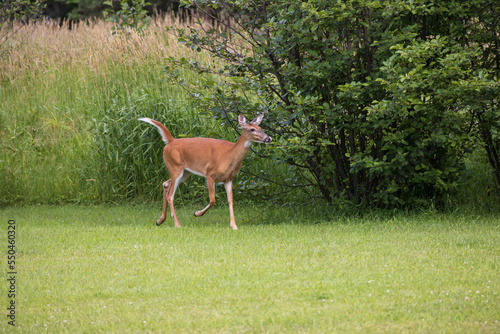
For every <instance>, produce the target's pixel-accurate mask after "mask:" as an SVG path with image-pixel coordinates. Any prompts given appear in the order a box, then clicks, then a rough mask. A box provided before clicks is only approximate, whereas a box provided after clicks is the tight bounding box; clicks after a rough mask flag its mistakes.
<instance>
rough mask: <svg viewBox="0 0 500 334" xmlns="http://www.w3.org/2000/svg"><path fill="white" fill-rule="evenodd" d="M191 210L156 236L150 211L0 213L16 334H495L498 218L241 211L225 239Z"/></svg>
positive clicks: (220, 216) (224, 224) (223, 220)
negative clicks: (13, 250)
mask: <svg viewBox="0 0 500 334" xmlns="http://www.w3.org/2000/svg"><path fill="white" fill-rule="evenodd" d="M197 209H199V208H198V207H186V206H182V205H178V208H177V212H178V215H179V219H180V222H181V224H182V228H181V229H175V228H173V223H172V221H171V220H170V219H168V220H167V221H166V222H165V223H164V225H162V226H161V227H156V226H155V224H154V223H155V221H156V219H157V217H158V215H159V214H160V210H161V209H160V207H159V204H158V205H157V206H154V207H152V206H148V205H139V206H131V205H127V206H124V205H123V206H55V207H52V206H31V207H22V208H15V207H11V208H7V209H5V210H2V211H1V212H0V217H1V221H2V222H3V223H2V231H3V233H2V235H3V236H4V239H5V240H4V242H3V243H2V244H3V245H4V248H5V245H6V240H7V228H6V225H7V221H8V220H9V219H14V220H15V221H16V228H17V230H16V247H17V252H18V255H17V259H16V260H17V261H16V267H17V268H16V269H17V272H18V275H17V286H16V289H17V294H16V303H17V314H16V316H17V318H16V325H17V326H18V327H19V328H18V329H17V331H18V332H24V333H35V332H51V333H61V332H67V333H107V332H115V333H138V332H141V333H145V332H155V333H184V332H189V333H196V332H200V333H224V332H230V333H260V332H266V333H331V332H342V333H344V332H367V333H368V332H369V333H371V332H394V333H401V332H411V333H414V332H428V333H436V332H439V333H447V332H448V333H470V332H485V333H498V331H499V330H500V324H499V322H498V321H500V305H499V302H500V298H499V295H498V293H499V290H500V280H499V267H500V261H499V255H500V244H499V240H500V228H499V224H498V221H499V218H498V215H491V216H482V217H481V216H458V215H450V214H437V213H433V212H423V213H421V214H408V215H404V214H402V213H398V214H397V215H396V216H394V217H390V216H389V215H388V214H384V215H383V216H380V217H377V216H376V215H368V216H365V217H357V218H356V217H345V216H337V215H334V214H333V215H331V216H329V217H326V218H321V219H319V218H316V219H314V218H310V217H311V216H312V215H310V214H309V213H308V211H307V209H304V211H303V212H299V211H297V212H296V213H291V212H288V211H287V210H285V209H282V208H273V209H272V210H267V211H265V212H264V213H262V214H260V213H261V210H262V209H260V208H257V207H256V208H253V207H251V206H249V205H243V204H239V205H238V204H237V205H236V218H237V223H238V226H239V228H240V229H239V231H232V230H231V229H230V228H229V213H228V210H227V207H225V206H224V205H219V206H218V207H216V208H213V209H212V210H211V211H209V212H208V213H207V214H206V215H205V216H204V217H201V218H194V217H193V216H192V215H193V212H194V211H195V210H197ZM259 214H260V215H259ZM316 216H318V215H316ZM253 218H255V219H253ZM4 254H5V256H2V272H3V276H2V277H6V273H7V271H8V270H7V269H6V267H7V265H6V254H7V251H6V249H4ZM7 288H8V287H7V282H5V281H4V283H2V284H0V294H1V296H2V299H1V300H3V303H2V305H3V306H2V308H4V313H6V311H5V309H6V305H7V303H8V301H9V300H8V299H7V291H6V290H7ZM4 306H5V307H4ZM7 320H8V319H7V318H6V317H3V318H2V319H1V320H0V321H1V323H0V328H2V331H3V330H5V329H9V328H10V326H9V325H7Z"/></svg>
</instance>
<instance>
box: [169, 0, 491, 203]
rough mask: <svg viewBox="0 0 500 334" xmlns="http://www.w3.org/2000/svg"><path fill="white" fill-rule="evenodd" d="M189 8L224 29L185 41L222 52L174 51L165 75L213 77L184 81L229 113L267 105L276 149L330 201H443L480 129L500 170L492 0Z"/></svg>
mask: <svg viewBox="0 0 500 334" xmlns="http://www.w3.org/2000/svg"><path fill="white" fill-rule="evenodd" d="M185 4H186V5H187V6H190V7H191V8H193V7H194V8H196V9H197V11H198V12H201V13H204V15H208V16H211V17H212V19H213V20H215V21H216V22H218V25H217V26H216V28H213V27H212V28H211V27H207V26H206V25H204V24H203V22H200V25H199V27H197V28H193V29H191V30H189V31H185V30H178V34H179V39H180V41H182V42H184V43H185V44H186V45H187V46H188V47H191V48H193V49H197V50H202V49H203V50H206V51H208V52H209V53H210V54H211V55H212V56H213V57H214V58H215V59H216V61H215V62H214V63H212V64H202V63H200V62H196V61H192V60H189V59H169V62H168V66H167V67H166V69H167V73H168V75H169V76H170V77H171V78H172V79H173V80H176V81H177V82H179V83H180V84H184V81H183V79H182V77H181V76H180V73H181V72H180V71H179V67H186V68H189V69H191V70H195V71H198V72H200V74H201V73H208V74H217V76H200V82H199V83H200V84H199V85H194V86H191V87H188V88H187V89H189V90H190V91H191V92H192V93H193V96H195V97H196V98H197V100H198V101H199V103H200V104H202V105H203V107H204V108H206V109H208V110H211V112H212V113H213V114H214V115H215V116H216V117H220V118H221V119H222V120H227V121H232V120H234V119H235V117H236V115H237V114H238V113H248V114H254V113H255V112H256V111H259V112H262V113H266V124H267V125H268V127H269V128H268V129H266V131H267V132H274V136H273V137H275V138H276V139H277V141H276V142H277V143H278V145H279V147H280V148H281V149H275V150H274V152H275V153H274V156H273V158H274V159H280V160H282V161H285V162H287V163H289V164H291V165H293V166H296V168H298V169H302V170H306V171H307V172H308V173H309V174H310V175H311V176H312V177H313V178H314V180H315V185H316V187H317V189H318V191H319V192H320V193H321V195H322V196H323V197H324V198H325V199H326V200H327V201H329V202H332V201H334V200H335V199H336V198H341V199H347V200H349V201H351V202H353V203H363V204H376V205H398V204H406V203H410V202H413V201H415V199H416V198H422V197H424V198H428V197H429V196H430V197H439V195H440V194H443V193H446V192H448V191H450V190H451V189H453V188H455V187H457V185H458V183H457V180H458V179H459V173H460V170H461V168H463V167H462V166H463V156H464V154H465V153H466V152H468V151H469V150H470V148H471V143H472V142H473V141H474V135H475V134H477V135H478V137H479V139H480V140H481V142H482V143H483V144H484V146H485V147H486V150H487V152H488V157H489V158H490V162H491V163H492V164H493V166H494V168H496V171H497V173H498V172H499V165H498V149H499V143H498V119H499V114H498V113H499V112H498V107H497V106H498V96H499V83H498V74H499V52H498V51H499V49H498V46H499V43H498V37H499V30H498V24H499V21H500V12H499V8H500V6H499V3H498V1H486V2H485V1H478V0H475V1H469V2H467V3H463V2H461V1H460V2H459V1H432V0H415V1H405V0H394V1H373V0H350V1H335V2H333V1H327V0H309V1H299V2H297V1H291V0H277V1H266V0H264V1H259V2H254V1H240V0H230V1H185ZM495 164H496V165H495ZM498 175H499V174H497V177H498ZM499 182H500V179H499Z"/></svg>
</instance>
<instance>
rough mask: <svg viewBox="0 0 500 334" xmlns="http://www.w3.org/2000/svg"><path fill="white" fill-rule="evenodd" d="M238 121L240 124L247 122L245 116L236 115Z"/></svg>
mask: <svg viewBox="0 0 500 334" xmlns="http://www.w3.org/2000/svg"><path fill="white" fill-rule="evenodd" d="M238 123H240V125H241V126H243V125H245V124H246V123H247V120H246V119H245V116H243V115H239V116H238Z"/></svg>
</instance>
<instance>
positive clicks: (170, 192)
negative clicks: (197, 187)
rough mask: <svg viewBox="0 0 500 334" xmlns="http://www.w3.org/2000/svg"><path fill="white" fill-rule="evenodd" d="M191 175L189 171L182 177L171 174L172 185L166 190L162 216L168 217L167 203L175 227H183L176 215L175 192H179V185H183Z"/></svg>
mask: <svg viewBox="0 0 500 334" xmlns="http://www.w3.org/2000/svg"><path fill="white" fill-rule="evenodd" d="M190 175H191V173H189V172H188V171H182V173H181V175H178V176H174V175H172V174H171V176H172V178H171V179H170V180H169V181H170V184H169V186H168V189H166V188H165V193H164V200H163V203H164V206H163V214H162V216H163V215H166V212H167V206H166V204H165V202H167V203H168V206H169V208H170V213H171V215H172V218H173V219H174V224H175V227H181V224H180V223H179V219H177V215H176V213H175V209H174V196H175V191H176V190H177V187H178V186H179V184H181V182H183V181H185V180H186V179H187V178H188V177H189V176H190ZM167 182H168V181H167Z"/></svg>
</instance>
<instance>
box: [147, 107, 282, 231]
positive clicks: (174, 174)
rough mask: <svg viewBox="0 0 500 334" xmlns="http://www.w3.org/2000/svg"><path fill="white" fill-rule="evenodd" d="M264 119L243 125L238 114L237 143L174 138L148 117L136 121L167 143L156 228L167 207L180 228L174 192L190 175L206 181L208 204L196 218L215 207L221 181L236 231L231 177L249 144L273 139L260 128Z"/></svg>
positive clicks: (164, 152)
mask: <svg viewBox="0 0 500 334" xmlns="http://www.w3.org/2000/svg"><path fill="white" fill-rule="evenodd" d="M263 116H264V115H263V114H261V115H259V116H258V117H256V118H255V119H254V120H253V121H251V122H250V123H246V119H245V117H244V116H243V115H240V116H239V117H238V122H239V124H240V125H241V128H242V132H241V137H240V138H239V139H238V140H237V141H236V143H233V142H230V141H227V140H218V139H212V138H178V139H175V138H174V137H173V136H172V135H171V134H170V131H168V129H167V128H166V127H165V126H164V125H163V124H161V123H160V122H158V121H155V120H152V119H150V118H140V119H139V120H140V121H143V122H147V123H150V124H152V125H154V126H156V128H157V129H158V132H159V133H160V135H161V136H162V138H163V141H164V142H165V143H166V144H167V145H165V148H164V149H163V160H164V161H165V165H166V166H167V168H168V171H169V172H170V180H168V181H165V182H164V183H163V211H162V214H161V217H160V218H159V219H158V221H157V222H156V225H158V226H160V225H161V224H162V223H163V222H164V221H165V217H166V213H167V204H168V206H169V207H170V211H171V214H172V218H173V219H174V223H175V227H181V225H180V224H179V220H178V219H177V215H176V214H175V209H174V195H175V190H176V189H177V187H178V186H179V184H180V183H181V182H182V181H185V180H186V179H187V178H188V177H189V176H190V175H191V174H196V175H199V176H204V177H206V178H207V183H208V195H209V198H210V202H209V204H208V205H207V206H206V207H205V208H204V209H203V210H200V211H196V212H195V213H194V215H195V217H201V216H203V215H204V214H205V212H207V210H208V209H210V208H211V207H212V206H213V205H214V204H215V183H216V182H224V186H225V188H226V192H227V201H228V202H229V214H230V216H231V221H230V226H231V228H232V229H233V230H237V229H238V227H237V226H236V222H235V220H234V211H233V178H234V176H235V175H236V174H237V173H238V171H239V170H240V168H241V162H242V161H243V159H244V158H245V155H246V154H247V152H248V149H249V148H250V145H251V144H252V142H256V143H270V142H271V140H272V139H271V137H269V136H268V135H266V134H265V133H264V131H262V130H261V128H260V127H259V124H260V122H262V118H263Z"/></svg>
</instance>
